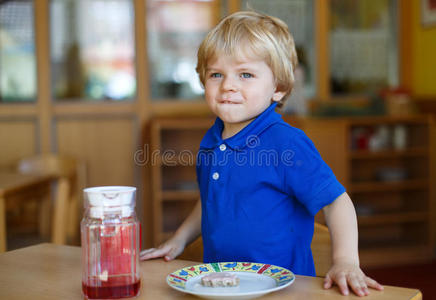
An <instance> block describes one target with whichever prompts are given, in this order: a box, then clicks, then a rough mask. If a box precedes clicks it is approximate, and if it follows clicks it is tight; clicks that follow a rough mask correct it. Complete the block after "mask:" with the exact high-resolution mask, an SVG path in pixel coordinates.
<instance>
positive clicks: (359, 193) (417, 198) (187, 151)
mask: <svg viewBox="0 0 436 300" xmlns="http://www.w3.org/2000/svg"><path fill="white" fill-rule="evenodd" d="M284 119H285V121H287V122H288V123H290V124H292V125H293V126H296V127H299V128H301V129H303V130H304V131H305V132H306V134H307V135H308V136H309V137H310V138H311V139H312V140H313V141H314V143H315V145H316V147H317V149H318V150H319V152H320V153H321V156H322V157H323V159H324V160H325V161H326V162H327V163H328V164H329V165H330V167H331V168H332V169H333V171H334V173H335V175H336V177H337V178H338V179H339V180H340V181H341V182H342V183H343V184H344V185H345V187H346V188H347V191H348V193H349V194H350V196H351V199H352V200H353V203H354V205H355V208H356V212H357V215H358V225H359V250H360V256H361V262H362V265H363V266H371V265H380V264H390V263H392V264H393V263H405V262H411V261H418V260H426V259H429V258H430V257H432V254H433V250H432V249H433V248H432V247H433V244H434V233H435V231H434V228H435V221H433V219H434V217H433V216H435V205H434V203H435V183H436V182H435V180H436V179H435V153H434V150H435V138H436V131H435V126H434V121H433V119H432V118H431V117H429V116H413V117H360V118H336V119H311V118H306V119H298V118H291V117H287V116H285V117H284ZM212 124H213V119H212V118H189V119H188V118H166V119H162V118H160V119H154V120H152V122H151V126H150V130H151V131H150V158H151V159H150V162H151V163H150V170H151V173H150V174H151V176H150V180H151V199H150V200H151V204H152V210H151V211H150V212H151V213H149V214H148V216H149V217H150V218H152V220H153V221H152V226H151V227H152V228H150V230H149V231H148V234H149V235H151V236H152V242H153V244H154V246H156V245H158V244H160V243H161V242H162V241H164V240H166V239H167V238H168V237H169V236H170V235H171V234H172V233H173V232H174V230H175V229H177V227H178V226H179V225H180V224H181V222H182V221H183V220H184V219H185V217H186V216H187V215H188V214H189V212H190V211H191V209H192V208H193V206H194V204H195V202H196V201H197V200H198V199H199V192H198V187H197V181H196V173H195V157H196V153H197V151H198V148H199V143H200V141H201V139H202V137H203V135H204V134H205V133H206V131H207V129H208V128H209V127H210V126H211V125H212ZM378 135H381V136H382V137H383V136H385V140H382V139H379V140H378V141H377V139H375V137H376V136H378ZM395 139H397V140H395ZM398 139H403V140H398ZM377 143H378V144H377ZM318 221H319V219H318Z"/></svg>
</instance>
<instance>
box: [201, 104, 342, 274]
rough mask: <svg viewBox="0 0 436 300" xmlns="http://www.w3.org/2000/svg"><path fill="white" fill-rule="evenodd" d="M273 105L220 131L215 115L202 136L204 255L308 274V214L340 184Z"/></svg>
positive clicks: (334, 193) (332, 196) (311, 222)
mask: <svg viewBox="0 0 436 300" xmlns="http://www.w3.org/2000/svg"><path fill="white" fill-rule="evenodd" d="M275 107H276V105H275V104H272V105H271V106H270V107H269V108H267V109H266V110H265V111H264V112H263V113H262V114H260V115H259V116H258V117H257V118H256V119H255V120H253V121H252V122H251V123H250V124H249V125H247V126H246V127H245V128H244V129H242V130H241V131H240V132H239V133H237V134H236V135H234V136H232V137H230V138H227V139H222V137H221V133H222V131H223V128H224V124H223V122H222V120H221V119H219V118H217V119H216V121H215V124H214V125H213V126H212V127H211V128H210V129H209V130H208V132H207V133H206V135H205V136H204V138H203V140H202V141H201V144H200V151H199V152H198V155H197V179H198V183H199V187H200V193H201V204H202V219H201V222H202V227H201V229H202V236H203V245H204V262H218V261H247V262H259V263H267V264H274V265H278V266H282V267H285V268H289V269H290V270H292V271H293V272H294V273H296V274H301V275H312V276H314V275H315V268H314V263H313V258H312V252H311V249H310V245H311V241H312V236H313V228H314V216H315V214H316V213H317V212H318V211H319V210H320V209H321V208H322V207H324V206H325V205H328V204H330V203H331V202H333V201H334V200H335V199H336V198H337V197H338V196H340V195H341V194H342V193H344V192H345V189H344V187H343V186H342V185H341V184H340V183H339V182H338V181H337V179H336V177H335V176H334V174H333V172H332V171H331V169H330V168H329V167H328V165H327V164H326V163H325V162H324V161H323V160H322V158H321V156H320V155H319V153H318V151H317V150H316V149H315V146H314V145H313V143H312V142H311V140H310V139H309V138H308V137H307V136H306V135H305V134H304V133H303V132H302V131H301V130H299V129H297V128H294V127H292V126H290V125H288V124H287V123H285V122H284V121H283V119H282V118H281V115H280V114H278V113H276V112H275V110H274V109H275Z"/></svg>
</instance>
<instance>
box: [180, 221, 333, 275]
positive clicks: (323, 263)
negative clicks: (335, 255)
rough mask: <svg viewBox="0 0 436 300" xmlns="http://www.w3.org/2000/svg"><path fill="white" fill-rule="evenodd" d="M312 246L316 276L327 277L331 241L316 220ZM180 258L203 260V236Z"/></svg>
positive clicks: (189, 246) (323, 227) (330, 257)
mask: <svg viewBox="0 0 436 300" xmlns="http://www.w3.org/2000/svg"><path fill="white" fill-rule="evenodd" d="M311 248H312V255H313V260H314V262H315V272H316V276H319V277H325V275H326V274H327V272H328V270H329V268H330V266H331V262H332V250H331V241H330V234H329V230H328V228H327V226H325V225H322V224H320V223H317V222H315V229H314V233H313V239H312V244H311ZM179 258H180V259H185V260H192V261H203V241H202V239H201V237H199V238H198V239H196V240H195V241H194V242H192V243H191V244H189V245H188V246H187V247H186V248H185V251H183V253H182V255H180V257H179Z"/></svg>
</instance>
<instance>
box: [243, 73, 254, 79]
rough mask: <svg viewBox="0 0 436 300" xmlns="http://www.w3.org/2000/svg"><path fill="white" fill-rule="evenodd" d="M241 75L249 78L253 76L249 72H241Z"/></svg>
mask: <svg viewBox="0 0 436 300" xmlns="http://www.w3.org/2000/svg"><path fill="white" fill-rule="evenodd" d="M241 77H242V78H251V77H253V75H251V74H250V73H242V74H241Z"/></svg>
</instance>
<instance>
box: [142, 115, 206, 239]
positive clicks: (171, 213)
mask: <svg viewBox="0 0 436 300" xmlns="http://www.w3.org/2000/svg"><path fill="white" fill-rule="evenodd" d="M213 122H214V119H212V118H198V117H197V118H157V119H153V120H152V121H151V123H150V124H151V126H150V153H149V169H150V175H151V176H150V181H151V195H150V196H151V199H150V200H151V212H152V213H151V214H150V213H148V214H147V212H146V215H147V216H148V217H149V218H151V219H152V222H151V223H152V224H151V228H150V230H149V231H148V235H149V236H151V241H152V244H153V246H157V245H159V244H160V243H162V242H163V241H165V240H166V239H168V237H170V236H171V234H172V233H174V231H175V230H176V229H177V228H178V227H179V225H180V224H181V223H182V222H183V220H184V219H185V218H186V217H187V216H188V215H189V213H190V212H191V210H192V209H193V207H194V205H195V203H196V201H197V200H199V199H200V193H199V192H198V185H197V177H196V171H195V160H196V155H197V152H198V149H199V146H200V142H201V139H202V138H203V136H204V134H205V133H206V131H207V129H209V127H211V126H212V124H213Z"/></svg>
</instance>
